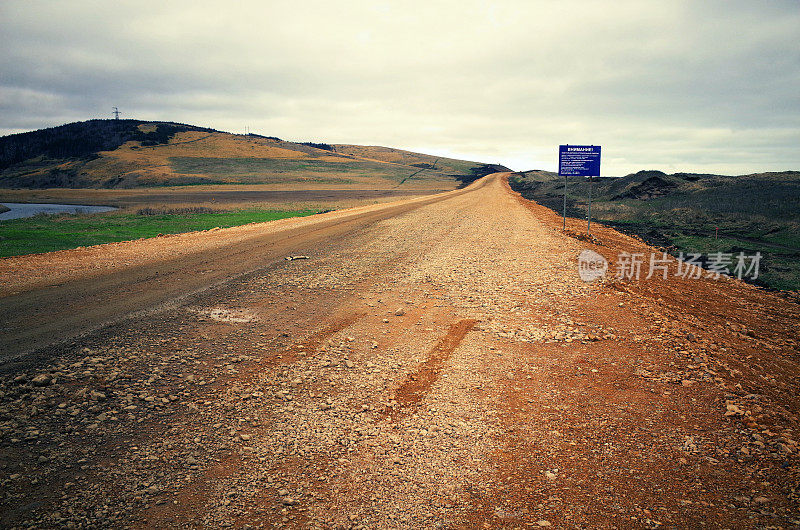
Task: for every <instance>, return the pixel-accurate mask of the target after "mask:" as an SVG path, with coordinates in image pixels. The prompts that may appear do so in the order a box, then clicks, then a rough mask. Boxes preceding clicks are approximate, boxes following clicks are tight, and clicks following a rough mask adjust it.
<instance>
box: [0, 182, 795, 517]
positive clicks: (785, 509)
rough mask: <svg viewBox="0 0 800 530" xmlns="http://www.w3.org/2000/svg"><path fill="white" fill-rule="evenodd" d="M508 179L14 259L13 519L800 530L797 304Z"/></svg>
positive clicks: (9, 377) (2, 415) (5, 438)
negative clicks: (671, 266) (92, 305)
mask: <svg viewBox="0 0 800 530" xmlns="http://www.w3.org/2000/svg"><path fill="white" fill-rule="evenodd" d="M505 179H506V175H504V174H497V175H493V176H490V177H486V178H484V179H483V180H482V181H480V182H478V183H476V184H474V185H472V186H471V187H469V188H467V189H465V190H460V191H458V192H450V193H449V194H445V195H442V196H438V197H435V198H424V199H415V200H414V201H416V202H410V201H400V202H398V203H392V205H390V206H388V207H387V206H385V205H381V206H380V207H374V208H373V209H369V208H368V209H367V210H366V211H365V210H359V211H358V212H356V213H353V212H334V213H333V215H330V214H326V215H329V217H327V218H325V217H322V216H321V217H320V218H319V219H312V218H306V219H304V220H302V221H289V220H287V221H286V222H284V223H280V222H279V223H278V224H273V223H270V224H268V225H250V226H249V227H245V228H239V229H226V230H219V231H215V232H207V233H202V234H195V235H186V236H181V237H180V238H163V239H164V241H158V240H146V241H137V242H131V243H126V244H120V245H119V246H104V247H91V248H90V249H83V250H80V251H75V252H73V253H71V254H70V253H66V254H60V255H59V256H60V258H59V259H58V260H55V261H53V260H52V259H51V260H50V261H47V260H48V259H49V258H47V257H32V258H29V259H28V260H26V259H23V258H15V260H16V261H13V262H9V261H6V262H5V263H0V274H2V277H3V278H4V280H5V284H4V286H3V287H2V288H0V297H1V298H0V300H3V299H5V300H7V301H10V302H9V303H12V302H13V304H17V305H16V306H15V307H17V308H18V309H17V312H16V313H15V314H11V313H12V312H10V311H9V310H8V309H6V312H5V313H3V314H2V317H3V321H4V330H5V332H6V333H5V338H4V339H3V341H4V342H3V344H4V345H5V346H4V348H5V349H7V350H8V349H12V350H14V351H13V352H12V353H14V352H15V353H17V354H20V353H29V355H27V356H26V357H24V358H23V359H22V361H21V362H19V363H12V362H6V363H5V365H4V371H3V372H2V373H3V375H2V378H1V379H0V385H2V386H0V457H1V458H0V462H1V463H0V482H1V483H2V485H3V488H2V493H0V525H2V526H3V527H15V526H18V527H25V526H37V527H41V526H44V527H75V528H79V527H108V526H121V527H133V528H150V527H188V528H193V527H198V528H199V527H234V528H247V527H249V528H258V527H264V528H274V527H290V528H309V527H310V528H315V527H316V528H438V527H442V528H465V527H467V528H517V527H519V528H525V527H548V526H552V527H557V528H586V527H600V528H603V527H605V528H615V527H616V528H657V527H660V526H665V527H699V526H707V527H720V528H737V527H741V528H745V527H747V528H751V527H784V528H789V527H793V526H797V525H800V512H799V511H798V509H799V507H800V503H799V502H798V495H800V491H798V484H799V483H800V482H799V481H798V477H799V476H800V469H798V460H797V450H798V447H797V440H798V439H799V438H798V436H800V434H799V433H798V430H797V429H798V417H797V413H798V382H799V381H800V378H799V377H798V376H799V375H800V370H798V353H800V352H798V323H799V322H800V319H799V318H798V306H797V304H796V303H794V302H791V301H789V300H787V299H786V298H783V297H781V296H779V295H777V294H774V293H768V292H764V291H761V290H758V289H756V288H754V287H752V286H749V285H745V284H743V283H742V282H739V281H736V280H730V279H725V278H722V279H713V278H702V279H686V278H680V277H677V276H675V275H674V274H672V272H670V274H669V275H668V277H667V278H666V279H663V278H661V277H660V274H654V275H653V277H651V278H649V279H645V278H644V276H645V275H646V274H642V277H641V278H640V279H639V280H636V279H628V278H622V279H617V278H614V270H615V267H616V265H617V262H616V261H617V256H618V254H619V253H620V252H641V253H643V254H645V255H646V256H649V255H650V253H651V252H659V255H660V251H657V250H656V249H652V248H649V247H647V246H645V245H644V244H642V243H641V242H639V241H637V240H635V239H632V238H629V237H627V236H623V235H621V234H619V233H617V232H615V231H613V230H611V229H607V228H605V227H602V226H598V227H597V228H596V231H594V236H595V238H594V239H592V240H587V239H586V238H585V237H582V236H579V235H578V234H580V233H581V231H582V230H583V224H582V223H580V222H579V221H577V220H570V221H569V229H570V232H569V233H568V234H564V233H563V232H562V231H561V220H560V218H558V217H557V216H555V215H554V214H553V213H552V212H550V211H549V210H546V209H544V208H543V207H540V206H538V205H536V204H533V203H528V202H527V201H524V200H522V199H521V198H519V197H518V196H517V195H516V194H514V193H513V192H512V191H511V190H510V189H509V188H508V185H507V182H506V180H505ZM387 208H388V209H387ZM159 239H162V238H159ZM167 240H169V241H167ZM165 241H167V243H169V242H171V243H172V244H167V243H165ZM176 242H180V244H179V245H178V244H176ZM584 249H592V250H594V251H596V252H599V253H600V254H602V255H603V256H605V257H606V258H607V259H609V261H610V269H609V273H608V275H607V277H606V278H605V279H604V280H601V281H597V282H593V283H585V282H583V281H581V280H580V278H579V275H578V265H577V256H578V254H579V253H580V252H581V251H582V250H584ZM104 253H110V254H112V255H113V256H114V259H110V258H108V256H106V257H105V260H104V256H103V254H104ZM121 256H122V257H124V259H120V257H121ZM287 256H289V257H291V256H304V259H294V260H286V259H284V258H285V257H287ZM306 257H307V258H306ZM37 260H39V261H37ZM9 264H13V267H11V265H9ZM3 267H6V268H5V269H3ZM10 267H11V268H10ZM26 267H27V268H26ZM48 267H49V269H48ZM645 267H646V266H645ZM14 270H16V271H21V270H23V271H28V273H27V274H17V276H18V277H16V278H15V277H13V271H14ZM37 271H38V272H37ZM42 271H44V272H42ZM98 271H99V272H98ZM644 272H645V273H646V272H647V271H644ZM203 275H206V277H204V276H203ZM114 282H116V283H114ZM115 285H116V286H118V288H119V289H121V291H122V292H124V293H125V294H124V296H119V297H122V298H124V297H129V301H128V302H125V303H123V302H124V301H122V302H121V301H119V300H117V298H119V297H114V296H111V295H114V293H113V292H111V293H110V294H109V293H108V292H107V288H108V287H109V286H115ZM101 287H102V288H101ZM74 289H78V290H79V292H82V293H84V294H85V296H86V297H87V299H88V300H90V301H91V300H94V301H95V302H97V301H100V302H102V303H104V304H105V305H104V306H103V308H104V309H102V310H99V309H98V311H97V312H96V313H92V314H90V315H88V316H86V315H87V313H86V311H89V310H90V309H87V307H88V306H75V307H74V308H73V309H69V308H65V307H63V304H64V303H67V302H63V301H64V300H66V299H67V298H65V297H68V293H69V292H72V291H74ZM104 293H105V294H104ZM118 294H119V293H118ZM92 297H95V298H92ZM59 301H61V302H59ZM103 301H104V302H103ZM48 304H52V307H50V308H49V309H50V311H51V313H52V314H51V317H50V318H49V319H48V318H46V317H43V316H42V311H47V310H48ZM59 304H61V306H59ZM7 307H10V306H8V305H7ZM25 311H29V312H30V313H29V314H30V315H38V316H36V317H35V318H39V319H40V320H39V321H41V322H49V321H51V320H52V321H53V322H51V323H49V324H47V325H48V326H50V327H48V328H47V329H46V330H40V331H39V332H34V331H35V330H30V329H29V328H32V327H35V326H33V325H32V324H31V323H32V322H39V321H34V320H28V319H25V318H22V317H20V316H19V315H23V314H25V313H24V312H25ZM75 313H77V315H73V314H75ZM15 315H17V316H15ZM52 315H55V316H52ZM70 315H73V316H70ZM81 315H84V316H83V317H82V318H83V320H81ZM115 315H116V318H114V317H115ZM123 317H124V318H123ZM30 318H34V317H33V316H32V317H30ZM68 318H73V320H69V319H68ZM15 319H16V320H15ZM42 325H44V324H42ZM69 326H72V327H69ZM75 327H77V328H79V329H78V331H81V334H75V333H73V334H72V335H70V334H69V333H68V331H69V329H73V328H75ZM68 328H69V329H68ZM26 332H27V334H26ZM23 335H24V337H23ZM73 335H74V336H73ZM62 339H63V340H62ZM30 352H33V353H34V354H30ZM10 357H11V356H10V355H8V354H6V355H5V357H4V359H8V358H10Z"/></svg>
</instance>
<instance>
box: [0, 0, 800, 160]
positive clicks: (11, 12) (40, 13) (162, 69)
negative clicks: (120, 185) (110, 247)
mask: <svg viewBox="0 0 800 530" xmlns="http://www.w3.org/2000/svg"><path fill="white" fill-rule="evenodd" d="M0 49H2V53H0V134H10V133H13V132H20V131H27V130H33V129H38V128H41V127H49V126H53V125H60V124H62V123H66V122H71V121H79V120H85V119H89V118H109V117H111V107H112V106H118V107H119V108H120V111H121V112H122V116H123V117H125V118H137V119H145V120H166V121H177V122H183V123H190V124H193V125H200V126H208V127H213V128H216V129H221V130H226V131H231V132H243V131H244V130H245V127H247V126H249V127H250V130H251V131H252V132H256V133H260V134H264V135H268V136H278V137H281V138H284V139H289V140H300V141H306V140H308V141H324V142H329V143H355V144H368V145H385V146H390V147H400V148H406V149H412V150H417V151H422V152H428V153H433V154H440V155H451V156H457V157H462V158H468V159H471V160H479V161H484V162H502V163H505V164H506V165H508V166H510V167H511V168H512V169H516V170H524V169H534V168H537V169H549V170H554V169H556V165H557V146H558V144H560V143H572V144H596V145H602V147H603V162H602V172H603V174H605V175H624V174H626V173H629V172H632V171H638V170H640V169H660V170H663V171H667V172H675V171H696V172H700V171H710V172H717V173H727V174H741V173H748V172H756V171H764V170H786V169H794V170H800V2H799V1H797V0H792V1H783V2H781V1H771V2H753V1H719V2H714V1H693V2H680V1H676V0H672V1H664V2H655V1H642V0H636V1H632V2H625V1H619V0H615V1H613V2H608V1H597V2H592V1H583V2H571V1H552V2H550V1H531V0H522V1H506V2H502V1H496V2H489V1H485V2H470V1H468V0H459V1H455V2H437V1H435V0H422V1H401V0H396V1H393V2H377V1H364V2H349V1H346V0H338V1H330V0H328V1H324V2H305V1H302V0H293V1H288V2H282V1H260V2H219V1H216V2H208V3H205V2H197V1H191V2H177V1H169V2H164V1H159V2H147V1H136V2H119V1H114V2H108V1H96V2H88V1H78V0H70V1H57V2H38V1H34V0H24V1H9V0H2V2H0Z"/></svg>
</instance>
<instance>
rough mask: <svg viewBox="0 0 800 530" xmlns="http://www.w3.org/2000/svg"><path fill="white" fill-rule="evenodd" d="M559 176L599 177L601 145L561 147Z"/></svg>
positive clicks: (559, 150) (559, 152)
mask: <svg viewBox="0 0 800 530" xmlns="http://www.w3.org/2000/svg"><path fill="white" fill-rule="evenodd" d="M558 174H559V175H562V176H570V177H572V176H578V177H599V176H600V146H599V145H559V146H558Z"/></svg>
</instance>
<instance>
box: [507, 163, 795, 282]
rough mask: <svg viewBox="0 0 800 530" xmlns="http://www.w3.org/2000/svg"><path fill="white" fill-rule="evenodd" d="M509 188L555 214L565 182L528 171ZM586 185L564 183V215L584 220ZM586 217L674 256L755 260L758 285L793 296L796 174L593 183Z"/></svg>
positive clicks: (655, 175) (648, 176)
mask: <svg viewBox="0 0 800 530" xmlns="http://www.w3.org/2000/svg"><path fill="white" fill-rule="evenodd" d="M511 185H512V187H513V188H514V189H515V190H517V191H519V192H520V193H522V195H523V196H525V197H526V198H529V199H533V200H535V201H537V202H539V203H540V204H542V205H544V206H547V207H549V208H551V209H553V210H555V211H556V212H558V213H561V211H562V208H563V200H564V198H563V191H564V179H563V177H558V176H557V175H555V174H552V173H546V172H529V173H522V174H517V175H515V176H514V177H513V178H512V179H511ZM588 192H589V189H588V181H587V180H586V179H581V178H570V179H569V181H568V183H567V215H569V216H570V217H576V218H584V219H585V218H586V206H587V202H588V201H587V198H588ZM592 219H594V220H597V221H600V222H602V223H603V224H606V225H609V226H613V227H615V228H617V229H619V230H621V231H623V232H627V233H630V234H635V235H637V236H639V237H641V238H642V239H644V240H645V241H647V242H648V243H651V244H653V245H656V246H659V247H664V248H665V249H667V250H668V251H669V252H670V253H672V254H673V255H677V254H678V253H680V252H685V253H688V252H697V253H701V254H703V255H704V256H707V255H709V254H711V253H716V252H723V253H731V254H738V253H740V252H744V253H745V255H753V254H755V253H756V252H760V253H761V255H762V260H761V268H760V274H759V277H758V278H757V279H756V280H755V281H754V282H753V283H755V284H757V285H761V286H764V287H768V288H772V289H780V290H792V291H797V290H800V173H798V172H784V173H762V174H754V175H741V176H736V177H731V176H722V175H696V174H675V175H665V174H663V173H660V172H653V171H650V172H640V173H636V174H633V175H628V176H626V177H622V178H613V179H612V178H602V179H598V180H597V181H596V182H595V183H594V184H593V200H592Z"/></svg>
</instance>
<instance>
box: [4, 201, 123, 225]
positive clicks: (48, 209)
mask: <svg viewBox="0 0 800 530" xmlns="http://www.w3.org/2000/svg"><path fill="white" fill-rule="evenodd" d="M0 204H2V205H3V206H5V207H6V208H8V209H9V210H8V211H7V212H2V213H0V221H5V220H7V219H19V218H20V217H33V216H34V215H37V214H40V213H45V214H48V215H53V214H59V213H102V212H111V211H113V210H116V209H117V208H114V207H113V206H88V205H83V204H31V203H20V202H0Z"/></svg>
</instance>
